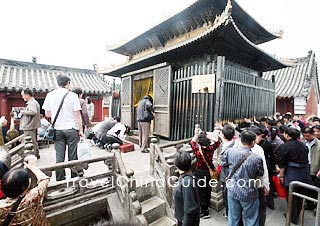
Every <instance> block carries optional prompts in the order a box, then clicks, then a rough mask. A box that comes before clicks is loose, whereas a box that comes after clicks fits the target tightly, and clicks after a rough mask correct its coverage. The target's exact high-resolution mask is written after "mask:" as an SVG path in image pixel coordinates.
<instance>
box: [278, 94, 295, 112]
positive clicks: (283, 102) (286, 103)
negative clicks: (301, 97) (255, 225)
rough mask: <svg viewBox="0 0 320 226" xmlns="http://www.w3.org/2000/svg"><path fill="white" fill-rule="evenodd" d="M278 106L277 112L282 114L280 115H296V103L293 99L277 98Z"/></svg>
mask: <svg viewBox="0 0 320 226" xmlns="http://www.w3.org/2000/svg"><path fill="white" fill-rule="evenodd" d="M276 104H277V106H276V109H277V110H276V111H277V112H280V114H282V115H283V114H285V113H287V112H291V113H292V114H293V113H294V112H293V111H294V102H293V98H292V97H291V98H277V103H276Z"/></svg>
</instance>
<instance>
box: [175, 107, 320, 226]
mask: <svg viewBox="0 0 320 226" xmlns="http://www.w3.org/2000/svg"><path fill="white" fill-rule="evenodd" d="M319 122H320V120H319V118H318V117H315V116H313V117H310V118H308V119H307V121H306V122H305V121H303V120H302V119H301V117H300V116H299V115H294V116H292V115H291V113H286V114H285V115H283V116H280V115H279V114H276V115H275V116H274V117H273V118H261V119H260V120H259V121H257V120H255V118H253V119H252V120H250V119H244V120H243V121H242V123H241V124H240V125H235V124H234V123H228V124H226V125H224V126H222V125H221V124H216V127H215V132H214V134H216V136H209V133H206V132H205V131H201V129H199V128H196V130H195V136H194V137H193V139H192V140H191V148H192V155H194V157H195V160H196V163H195V167H194V168H192V165H191V162H192V158H191V155H190V154H189V153H188V152H186V151H185V150H183V149H182V148H181V147H179V148H178V150H177V153H176V155H175V165H176V167H177V168H178V169H179V173H180V178H179V181H178V184H179V186H177V187H176V188H175V191H174V197H175V206H176V208H175V210H176V211H175V215H176V218H177V220H178V222H179V225H184V226H186V225H190V226H191V225H192V226H194V225H199V222H200V219H205V218H210V214H209V211H208V206H209V203H210V198H211V188H212V185H215V183H212V180H213V179H214V180H215V179H216V178H215V177H213V175H212V174H211V173H210V171H212V170H213V171H216V172H217V173H218V174H219V180H220V181H221V184H222V191H223V199H224V203H225V207H226V212H225V213H224V214H223V215H224V216H225V217H226V218H227V219H228V224H229V225H230V226H238V225H246V226H251V225H252V226H257V225H259V226H263V225H265V221H266V212H267V207H269V208H270V209H271V210H274V209H275V208H276V206H275V204H274V198H276V196H277V192H276V189H275V185H274V182H273V177H274V178H276V179H278V180H280V182H281V184H282V186H283V187H284V188H285V189H286V191H287V196H288V194H289V191H288V189H289V184H290V182H292V181H300V182H304V183H307V184H311V185H315V186H319V181H320V140H319V139H320V137H319V135H320V133H319V131H320V130H319V129H320V126H319ZM214 137H215V138H214ZM214 152H218V156H219V157H218V163H219V164H218V167H215V166H214V165H213V155H214ZM186 180H187V181H190V180H194V181H195V182H198V183H184V182H185V181H186ZM251 182H254V183H253V184H252V183H251ZM186 184H187V185H186ZM190 184H191V185H190ZM194 184H196V186H192V185H194ZM185 185H186V186H185ZM295 192H298V193H300V194H304V195H307V196H309V197H312V198H317V194H315V193H313V192H312V191H310V190H306V189H305V188H302V187H298V188H296V189H295ZM287 198H288V197H287ZM302 205H303V203H302V199H301V198H298V197H294V198H293V203H292V208H291V222H292V223H293V224H298V221H299V215H300V211H301V209H302ZM315 208H316V204H315V203H313V202H310V201H307V202H306V206H305V207H304V209H305V210H313V209H315ZM284 217H286V215H285V214H284Z"/></svg>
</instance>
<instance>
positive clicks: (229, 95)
mask: <svg viewBox="0 0 320 226" xmlns="http://www.w3.org/2000/svg"><path fill="white" fill-rule="evenodd" d="M223 82H224V88H223V101H222V103H223V104H222V112H221V114H219V115H220V119H221V120H226V121H227V120H241V119H243V118H249V117H250V118H252V117H253V116H256V117H263V116H271V115H273V114H274V111H275V84H274V83H272V82H270V81H268V80H265V79H263V78H260V77H257V76H254V75H251V74H249V73H246V72H244V71H241V70H239V69H235V68H232V67H226V68H225V73H224V79H223Z"/></svg>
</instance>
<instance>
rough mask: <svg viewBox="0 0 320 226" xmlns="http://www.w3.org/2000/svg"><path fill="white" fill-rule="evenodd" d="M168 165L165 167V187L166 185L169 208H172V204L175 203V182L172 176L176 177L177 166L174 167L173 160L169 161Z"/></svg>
mask: <svg viewBox="0 0 320 226" xmlns="http://www.w3.org/2000/svg"><path fill="white" fill-rule="evenodd" d="M166 162H167V164H166V167H165V172H164V174H165V180H166V181H165V185H166V196H167V197H166V198H167V200H168V203H169V206H170V207H172V203H173V188H172V185H173V183H175V181H173V180H172V179H173V178H172V176H173V175H174V172H175V168H176V167H175V166H174V160H173V159H167V161H166Z"/></svg>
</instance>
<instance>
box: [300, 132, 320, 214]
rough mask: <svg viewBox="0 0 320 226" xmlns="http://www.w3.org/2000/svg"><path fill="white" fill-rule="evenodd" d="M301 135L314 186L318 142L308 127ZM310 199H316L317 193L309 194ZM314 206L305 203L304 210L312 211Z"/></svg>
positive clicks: (319, 154)
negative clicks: (306, 149)
mask: <svg viewBox="0 0 320 226" xmlns="http://www.w3.org/2000/svg"><path fill="white" fill-rule="evenodd" d="M302 135H303V138H304V140H303V142H304V144H305V145H306V146H307V148H308V151H309V152H308V161H309V168H310V176H311V179H312V182H313V184H315V182H316V179H317V176H318V177H319V176H320V141H319V140H318V139H317V138H316V136H315V135H314V129H313V128H310V127H305V128H304V129H303V130H302ZM311 193H312V197H313V198H315V199H317V196H318V195H317V193H314V192H311ZM315 207H316V205H315V204H314V203H313V202H311V201H307V206H306V207H305V209H306V210H313V209H314V208H315Z"/></svg>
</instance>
